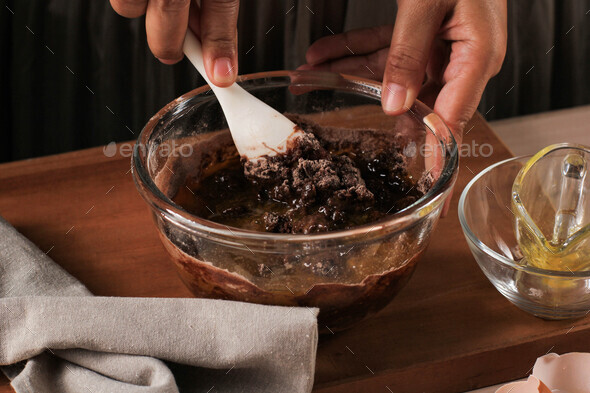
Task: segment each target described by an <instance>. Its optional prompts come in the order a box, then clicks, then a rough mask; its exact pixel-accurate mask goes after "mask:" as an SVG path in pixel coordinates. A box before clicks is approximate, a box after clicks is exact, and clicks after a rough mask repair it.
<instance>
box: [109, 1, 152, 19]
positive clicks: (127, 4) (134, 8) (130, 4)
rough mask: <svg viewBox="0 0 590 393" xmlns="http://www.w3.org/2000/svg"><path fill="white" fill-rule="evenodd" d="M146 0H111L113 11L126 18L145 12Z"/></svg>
mask: <svg viewBox="0 0 590 393" xmlns="http://www.w3.org/2000/svg"><path fill="white" fill-rule="evenodd" d="M147 2H148V0H111V6H112V7H113V9H114V10H115V12H116V13H117V14H119V15H121V16H124V17H126V18H137V17H139V16H142V15H143V14H145V10H146V8H147Z"/></svg>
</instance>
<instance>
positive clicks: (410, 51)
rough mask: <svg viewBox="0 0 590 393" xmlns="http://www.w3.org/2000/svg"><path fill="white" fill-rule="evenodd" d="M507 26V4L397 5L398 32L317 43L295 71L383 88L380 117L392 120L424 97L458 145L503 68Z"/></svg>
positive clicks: (407, 1)
mask: <svg viewBox="0 0 590 393" xmlns="http://www.w3.org/2000/svg"><path fill="white" fill-rule="evenodd" d="M506 23H507V21H506V0H477V1H474V0H440V1H432V0H398V13H397V18H396V21H395V26H382V27H376V28H371V29H361V30H354V31H350V32H346V33H343V34H337V35H333V36H329V37H324V38H321V39H319V40H318V41H316V42H315V43H314V44H313V45H311V46H310V48H309V49H308V51H307V55H306V60H307V63H308V64H306V65H304V66H302V67H300V69H318V70H330V71H335V72H341V73H348V74H354V75H359V76H364V77H368V78H371V79H377V80H383V90H382V91H383V94H382V105H383V110H384V111H385V112H386V113H387V114H391V115H398V114H401V113H403V112H405V111H406V110H408V108H409V107H411V106H412V104H413V103H414V100H415V99H416V97H417V96H418V93H419V92H420V91H422V92H421V98H422V96H424V99H425V101H426V102H429V101H431V102H429V103H430V104H431V105H432V103H434V111H435V112H436V113H438V114H439V115H440V116H441V117H442V118H443V119H444V120H445V122H446V124H447V125H448V126H449V127H450V129H451V130H452V131H453V134H454V135H455V137H456V139H457V140H458V141H460V140H461V139H462V138H461V137H462V132H463V129H464V127H465V125H466V124H467V122H468V121H469V119H471V116H472V115H473V113H474V112H475V110H476V108H477V106H478V104H479V101H480V99H481V95H482V93H483V90H484V88H485V86H486V84H487V82H488V81H489V80H490V78H492V77H493V76H494V75H496V74H497V73H498V71H499V70H500V68H501V66H502V62H503V60H504V55H505V53H506ZM424 81H426V82H425V83H423V82H424ZM432 98H436V100H433V99H432Z"/></svg>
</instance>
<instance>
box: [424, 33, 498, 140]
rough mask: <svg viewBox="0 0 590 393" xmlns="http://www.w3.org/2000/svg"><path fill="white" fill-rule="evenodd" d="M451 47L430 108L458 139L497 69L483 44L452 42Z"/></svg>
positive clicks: (489, 52)
mask: <svg viewBox="0 0 590 393" xmlns="http://www.w3.org/2000/svg"><path fill="white" fill-rule="evenodd" d="M452 50H453V54H452V55H451V61H450V62H449V65H448V66H447V68H446V70H445V72H444V75H443V82H444V85H443V87H442V89H441V91H440V93H439V94H438V97H437V98H436V102H435V104H434V111H435V112H436V113H438V114H439V115H440V116H441V117H442V118H443V120H444V121H445V123H446V124H447V125H448V126H449V128H450V129H451V131H452V132H453V135H454V136H455V139H457V140H458V141H459V142H460V141H461V137H462V132H463V129H464V128H465V125H466V124H467V122H469V120H470V119H471V117H472V116H473V113H474V112H475V110H476V109H477V105H478V103H479V101H480V99H481V96H482V94H483V91H484V89H485V87H486V84H487V83H488V81H489V80H490V79H491V78H492V76H493V75H495V73H496V72H497V71H496V67H495V66H491V64H492V63H493V62H494V61H493V59H491V58H490V56H493V55H492V54H491V51H490V49H489V48H487V47H482V48H481V49H476V48H473V45H471V44H470V43H467V42H455V43H453V49H452Z"/></svg>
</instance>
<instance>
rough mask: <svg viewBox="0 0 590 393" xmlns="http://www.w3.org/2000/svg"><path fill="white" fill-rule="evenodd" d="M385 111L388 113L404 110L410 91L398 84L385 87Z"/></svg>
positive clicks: (389, 84)
mask: <svg viewBox="0 0 590 393" xmlns="http://www.w3.org/2000/svg"><path fill="white" fill-rule="evenodd" d="M383 93H384V94H385V100H384V101H383V109H385V111H386V112H397V111H399V110H400V109H402V108H403V106H404V104H405V102H406V95H407V93H408V91H407V90H406V88H405V87H403V86H401V85H398V84H397V83H388V84H387V85H386V87H385V91H384V92H383Z"/></svg>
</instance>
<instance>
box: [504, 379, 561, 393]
mask: <svg viewBox="0 0 590 393" xmlns="http://www.w3.org/2000/svg"><path fill="white" fill-rule="evenodd" d="M496 393H551V390H550V389H549V388H548V387H547V386H545V384H544V383H543V382H541V381H539V380H538V379H537V378H536V377H535V376H533V375H531V376H529V378H528V379H527V380H526V381H518V382H512V383H509V384H508V385H504V386H502V387H501V388H500V389H498V390H496Z"/></svg>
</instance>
